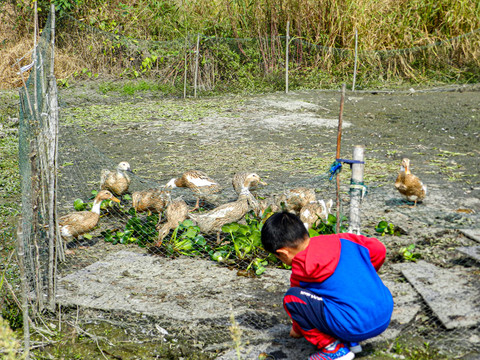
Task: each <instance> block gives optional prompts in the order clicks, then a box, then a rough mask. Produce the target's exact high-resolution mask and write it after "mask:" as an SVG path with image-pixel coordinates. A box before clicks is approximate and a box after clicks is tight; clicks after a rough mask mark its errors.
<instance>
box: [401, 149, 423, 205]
mask: <svg viewBox="0 0 480 360" xmlns="http://www.w3.org/2000/svg"><path fill="white" fill-rule="evenodd" d="M395 188H396V189H397V190H398V191H399V192H400V194H402V195H403V196H404V197H405V198H406V199H407V200H408V201H413V202H414V204H413V206H416V205H417V201H422V200H423V199H425V196H426V195H427V187H426V186H425V185H424V184H423V183H422V182H421V181H420V179H419V178H418V177H417V176H415V175H413V174H412V173H411V172H410V160H409V159H407V158H404V159H403V160H402V166H401V167H400V172H399V173H398V176H397V180H396V181H395Z"/></svg>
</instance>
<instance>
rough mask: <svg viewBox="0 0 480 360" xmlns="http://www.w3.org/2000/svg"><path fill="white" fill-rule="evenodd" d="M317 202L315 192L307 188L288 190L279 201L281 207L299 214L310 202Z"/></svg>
mask: <svg viewBox="0 0 480 360" xmlns="http://www.w3.org/2000/svg"><path fill="white" fill-rule="evenodd" d="M312 201H316V198H315V190H314V189H310V188H307V187H298V188H294V189H290V190H286V191H285V192H284V193H283V194H282V195H280V197H279V198H278V200H277V205H278V206H279V207H282V203H283V207H284V208H285V210H287V211H290V212H295V213H297V214H298V212H299V211H300V210H301V209H302V207H304V206H305V205H307V204H308V203H309V202H312Z"/></svg>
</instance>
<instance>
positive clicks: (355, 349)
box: [345, 342, 362, 354]
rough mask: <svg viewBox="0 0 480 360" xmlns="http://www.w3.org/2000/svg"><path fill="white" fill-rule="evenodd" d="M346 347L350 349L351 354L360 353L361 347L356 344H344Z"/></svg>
mask: <svg viewBox="0 0 480 360" xmlns="http://www.w3.org/2000/svg"><path fill="white" fill-rule="evenodd" d="M345 345H346V346H348V347H349V348H350V351H351V352H353V353H354V354H358V353H359V352H362V345H360V344H359V343H356V342H346V343H345Z"/></svg>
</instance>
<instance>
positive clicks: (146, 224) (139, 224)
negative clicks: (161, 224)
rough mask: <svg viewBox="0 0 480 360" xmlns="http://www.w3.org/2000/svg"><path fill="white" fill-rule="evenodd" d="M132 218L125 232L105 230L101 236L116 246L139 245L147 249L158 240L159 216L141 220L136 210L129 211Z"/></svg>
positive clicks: (154, 215)
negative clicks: (148, 245)
mask: <svg viewBox="0 0 480 360" xmlns="http://www.w3.org/2000/svg"><path fill="white" fill-rule="evenodd" d="M128 214H129V215H131V217H130V218H129V219H128V221H127V223H126V225H125V229H124V230H123V231H112V230H109V229H108V230H105V231H102V232H101V235H102V236H103V238H104V239H105V241H107V242H110V243H112V244H114V245H116V244H134V243H135V244H137V245H138V246H140V247H145V246H146V245H147V244H148V243H151V242H153V241H155V240H156V238H157V234H158V233H157V229H156V225H157V222H158V215H157V214H152V215H149V216H146V217H145V218H140V217H138V215H137V212H136V211H135V209H134V208H130V209H129V210H128Z"/></svg>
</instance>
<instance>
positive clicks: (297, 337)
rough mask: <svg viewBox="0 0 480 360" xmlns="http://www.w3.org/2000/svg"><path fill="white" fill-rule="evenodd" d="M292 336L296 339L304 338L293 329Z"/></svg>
mask: <svg viewBox="0 0 480 360" xmlns="http://www.w3.org/2000/svg"><path fill="white" fill-rule="evenodd" d="M290 336H291V337H292V338H295V339H300V338H301V337H303V335H302V334H299V333H297V332H296V331H295V330H293V327H292V328H291V330H290Z"/></svg>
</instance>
